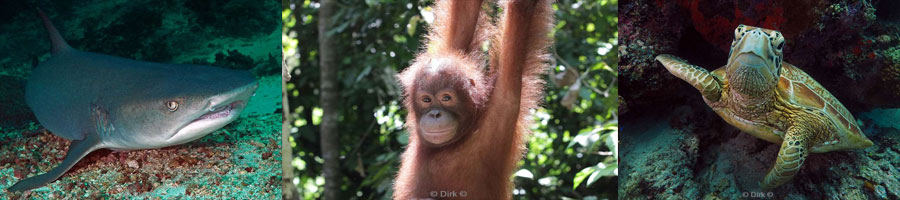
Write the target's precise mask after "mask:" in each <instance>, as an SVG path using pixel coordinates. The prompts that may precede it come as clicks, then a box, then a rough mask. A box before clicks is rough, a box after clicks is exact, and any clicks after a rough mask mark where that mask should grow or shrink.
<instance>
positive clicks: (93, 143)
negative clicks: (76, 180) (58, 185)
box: [6, 134, 100, 192]
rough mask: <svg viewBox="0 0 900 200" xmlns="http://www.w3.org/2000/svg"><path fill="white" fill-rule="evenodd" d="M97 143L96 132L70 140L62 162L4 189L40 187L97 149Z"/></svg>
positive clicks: (15, 189) (12, 190) (23, 189)
mask: <svg viewBox="0 0 900 200" xmlns="http://www.w3.org/2000/svg"><path fill="white" fill-rule="evenodd" d="M99 143H100V140H99V138H97V137H96V134H90V135H88V136H86V137H85V138H84V139H82V140H74V141H72V143H71V144H69V151H68V152H66V158H65V159H64V160H63V161H62V163H59V165H57V166H56V167H55V168H53V169H51V170H50V171H49V172H47V173H44V174H41V175H37V176H32V177H29V178H26V179H24V180H21V181H19V182H18V183H16V184H14V185H13V186H10V187H9V188H7V189H6V190H7V191H9V192H16V191H26V190H31V189H34V188H39V187H42V186H44V185H47V183H50V182H53V181H54V180H56V179H57V178H59V177H60V176H62V175H63V174H65V173H66V171H68V170H69V169H70V168H72V166H75V163H78V161H79V160H81V158H84V156H86V155H87V154H88V153H90V152H92V151H94V150H97V149H98V147H99V145H98V144H99Z"/></svg>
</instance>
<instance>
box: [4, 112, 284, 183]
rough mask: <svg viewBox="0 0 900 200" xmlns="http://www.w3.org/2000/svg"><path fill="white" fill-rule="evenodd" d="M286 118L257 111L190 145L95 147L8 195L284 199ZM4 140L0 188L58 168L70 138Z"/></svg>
mask: <svg viewBox="0 0 900 200" xmlns="http://www.w3.org/2000/svg"><path fill="white" fill-rule="evenodd" d="M280 122H281V115H280V114H265V115H257V116H250V117H245V118H242V119H240V120H238V121H235V122H233V123H232V124H229V125H228V126H226V127H225V128H224V129H222V130H219V131H216V132H214V133H211V134H210V135H207V136H205V137H203V138H201V139H199V140H197V141H194V142H190V143H187V144H184V145H178V146H173V147H166V148H162V149H150V150H137V151H118V152H117V151H110V150H101V151H97V152H93V153H91V154H89V155H88V156H87V157H85V158H84V159H82V160H81V161H80V162H78V164H76V165H75V167H73V168H72V170H70V171H69V172H67V173H66V174H65V175H63V177H61V178H60V179H58V180H56V181H54V182H52V183H50V184H49V185H48V186H46V187H42V188H38V189H35V190H32V191H30V192H28V193H16V194H8V195H12V196H9V197H11V199H18V198H19V197H33V198H35V197H36V198H39V199H40V198H62V199H73V198H76V199H77V198H87V199H96V198H113V199H121V198H130V197H140V198H147V197H161V198H162V199H169V198H215V199H221V198H224V197H230V198H237V199H254V198H263V199H272V198H278V197H279V196H280V195H281V191H280V190H281V185H280V182H279V181H271V180H272V179H274V180H281V178H280V174H281V159H280V158H281V157H278V156H271V155H272V154H277V153H278V151H279V150H280V145H281V144H280V133H279V129H280ZM15 132H18V131H16V130H11V131H10V132H8V133H5V134H15ZM0 143H2V144H4V145H2V146H0V161H2V162H0V163H2V164H0V180H2V181H0V188H7V187H9V186H10V185H12V184H14V183H16V182H17V181H19V180H21V179H23V178H24V177H28V176H34V175H37V174H39V173H42V172H45V171H47V170H49V169H51V168H53V167H55V166H56V164H57V163H59V162H61V161H62V159H63V156H64V155H65V151H66V147H67V145H68V143H69V141H68V140H65V139H63V138H60V137H57V136H55V135H52V134H50V133H47V132H42V133H39V134H38V135H36V136H32V137H27V136H21V135H20V136H17V137H10V138H6V139H4V140H3V141H0ZM265 155H269V156H265ZM45 158H50V159H45ZM13 177H15V178H13ZM273 177H274V178H273ZM2 196H3V195H0V197H2Z"/></svg>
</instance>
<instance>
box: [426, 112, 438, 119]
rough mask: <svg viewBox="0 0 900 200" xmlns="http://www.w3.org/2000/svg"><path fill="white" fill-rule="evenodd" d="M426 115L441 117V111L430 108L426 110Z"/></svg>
mask: <svg viewBox="0 0 900 200" xmlns="http://www.w3.org/2000/svg"><path fill="white" fill-rule="evenodd" d="M428 117H431V118H435V119H437V118H441V111H440V110H432V111H429V112H428Z"/></svg>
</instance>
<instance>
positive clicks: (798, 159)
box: [759, 125, 810, 190]
mask: <svg viewBox="0 0 900 200" xmlns="http://www.w3.org/2000/svg"><path fill="white" fill-rule="evenodd" d="M808 131H810V130H809V129H807V128H805V127H803V126H797V125H794V126H791V128H789V129H788V132H787V133H786V134H785V136H784V141H783V142H781V150H779V151H778V158H776V159H775V167H773V168H772V169H771V170H769V173H768V174H766V177H765V178H764V179H763V181H762V182H760V183H759V187H760V188H762V189H763V190H769V189H772V188H775V187H778V186H780V185H782V184H784V183H787V182H788V181H790V180H791V178H794V175H796V174H797V172H798V171H800V166H803V161H804V160H806V156H807V155H809V141H808V137H806V136H805V135H807V134H808Z"/></svg>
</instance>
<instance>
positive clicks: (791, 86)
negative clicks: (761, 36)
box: [778, 63, 868, 151]
mask: <svg viewBox="0 0 900 200" xmlns="http://www.w3.org/2000/svg"><path fill="white" fill-rule="evenodd" d="M778 94H779V95H782V99H785V100H787V101H789V103H792V104H794V105H797V106H803V107H808V108H813V109H816V110H821V111H822V112H824V113H825V114H826V116H827V117H828V118H829V119H831V120H832V121H833V122H834V124H835V125H837V126H838V128H837V130H838V132H837V133H829V134H826V135H828V137H827V138H825V142H823V143H822V144H814V151H817V150H816V149H815V148H819V149H818V151H832V150H840V149H846V148H843V146H856V144H846V143H858V141H842V140H841V139H842V138H845V140H846V138H858V137H862V138H865V136H863V135H862V130H860V129H859V125H857V124H856V119H855V118H853V115H851V114H850V111H848V110H847V108H846V107H844V105H843V104H841V102H840V101H838V100H837V98H834V96H833V95H831V93H830V92H828V90H826V89H825V88H824V87H822V85H820V84H819V83H818V82H816V80H813V78H812V77H810V76H809V75H808V74H806V72H804V71H803V70H801V69H799V68H797V67H795V66H794V65H791V64H788V63H784V65H783V67H782V69H781V77H780V78H779V79H778ZM848 136H851V137H848ZM865 140H868V139H865Z"/></svg>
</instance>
